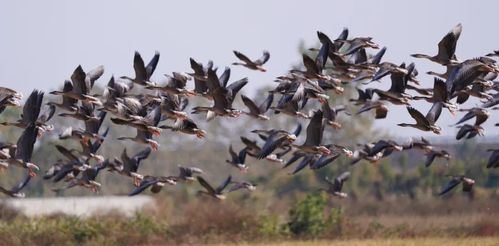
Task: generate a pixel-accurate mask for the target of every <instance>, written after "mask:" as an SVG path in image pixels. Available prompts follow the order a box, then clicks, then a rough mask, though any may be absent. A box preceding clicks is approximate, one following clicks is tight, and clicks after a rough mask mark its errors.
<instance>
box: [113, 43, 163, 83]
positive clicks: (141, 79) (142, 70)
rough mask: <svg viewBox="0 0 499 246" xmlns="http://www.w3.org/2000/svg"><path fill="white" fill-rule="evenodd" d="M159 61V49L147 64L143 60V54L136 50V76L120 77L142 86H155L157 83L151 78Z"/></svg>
mask: <svg viewBox="0 0 499 246" xmlns="http://www.w3.org/2000/svg"><path fill="white" fill-rule="evenodd" d="M158 62H159V52H158V51H156V52H155V53H154V56H153V58H152V59H151V61H150V62H149V63H148V64H147V66H145V65H144V60H142V56H140V53H139V52H138V51H135V54H134V56H133V69H134V70H135V78H130V77H127V76H122V77H120V78H121V79H126V80H128V81H131V82H133V83H135V84H138V85H142V86H155V85H156V84H155V83H154V82H152V81H150V79H151V76H152V74H153V73H154V70H156V66H157V65H158Z"/></svg>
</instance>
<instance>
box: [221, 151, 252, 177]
mask: <svg viewBox="0 0 499 246" xmlns="http://www.w3.org/2000/svg"><path fill="white" fill-rule="evenodd" d="M229 153H230V160H225V162H227V163H229V164H230V165H232V166H234V167H236V168H237V169H239V170H240V171H241V172H247V171H248V168H249V167H248V166H247V165H246V164H244V161H245V159H246V149H242V150H241V151H239V154H236V152H235V151H234V149H233V148H232V145H230V146H229Z"/></svg>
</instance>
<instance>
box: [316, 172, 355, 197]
mask: <svg viewBox="0 0 499 246" xmlns="http://www.w3.org/2000/svg"><path fill="white" fill-rule="evenodd" d="M349 178H350V172H343V173H342V174H340V175H339V176H337V177H336V178H335V179H334V180H330V179H329V178H328V177H326V178H325V181H326V183H327V184H328V187H327V189H322V188H321V190H324V191H326V192H327V193H328V194H331V195H333V196H337V197H340V198H346V197H348V194H347V193H345V192H341V190H342V189H343V183H345V181H347V180H348V179H349Z"/></svg>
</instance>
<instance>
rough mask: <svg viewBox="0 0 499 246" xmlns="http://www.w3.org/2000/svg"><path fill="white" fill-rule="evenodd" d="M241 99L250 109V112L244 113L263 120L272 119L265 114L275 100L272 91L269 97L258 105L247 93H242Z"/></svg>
mask: <svg viewBox="0 0 499 246" xmlns="http://www.w3.org/2000/svg"><path fill="white" fill-rule="evenodd" d="M241 99H242V100H243V103H244V105H246V107H248V109H249V110H250V111H249V112H243V113H244V114H246V115H248V116H251V117H253V118H256V119H261V120H269V119H270V118H269V117H268V116H266V115H265V112H267V111H268V110H269V108H270V106H271V105H272V101H273V100H274V95H273V94H272V93H269V95H268V96H267V98H266V99H265V100H264V101H263V102H262V103H261V104H260V105H258V106H257V105H256V104H255V102H253V100H251V99H250V98H249V97H247V96H245V95H241Z"/></svg>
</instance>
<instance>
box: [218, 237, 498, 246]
mask: <svg viewBox="0 0 499 246" xmlns="http://www.w3.org/2000/svg"><path fill="white" fill-rule="evenodd" d="M221 245H224V246H229V245H243V246H244V245H248V246H250V245H251V246H258V245H262V246H263V245H266V246H327V245H335V246H356V245H362V246H374V245H383V246H398V245H401V246H402V245H404V246H429V245H452V246H461V245H462V246H465V245H466V246H474V245H477V246H495V245H499V237H490V238H484V237H481V238H417V239H368V240H345V241H343V240H338V241H336V240H335V241H302V242H289V241H287V242H281V243H257V244H254V243H250V244H244V243H243V244H221Z"/></svg>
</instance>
